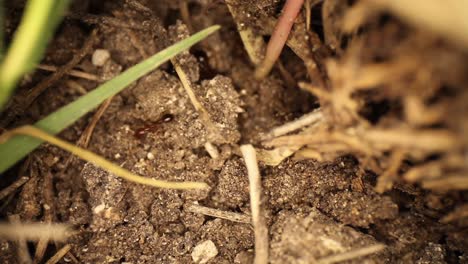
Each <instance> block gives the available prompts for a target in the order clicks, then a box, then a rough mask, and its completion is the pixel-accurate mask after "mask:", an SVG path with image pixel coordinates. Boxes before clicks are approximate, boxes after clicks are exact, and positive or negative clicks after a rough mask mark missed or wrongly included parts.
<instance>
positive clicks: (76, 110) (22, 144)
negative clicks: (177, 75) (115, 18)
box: [0, 26, 219, 173]
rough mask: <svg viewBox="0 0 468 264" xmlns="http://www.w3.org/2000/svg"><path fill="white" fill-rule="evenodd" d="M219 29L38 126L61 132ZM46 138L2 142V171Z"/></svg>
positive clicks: (201, 34) (198, 35) (209, 30)
mask: <svg viewBox="0 0 468 264" xmlns="http://www.w3.org/2000/svg"><path fill="white" fill-rule="evenodd" d="M218 29H219V26H212V27H209V28H207V29H205V30H202V31H200V32H198V33H196V34H195V35H193V36H191V37H189V38H187V39H185V40H183V41H180V42H178V43H176V44H174V45H172V46H170V47H169V48H166V49H164V50H162V51H161V52H159V53H158V54H156V55H153V56H152V57H150V58H148V59H146V60H144V61H143V62H140V63H139V64H137V65H135V66H133V67H131V68H130V69H128V70H126V71H125V72H123V73H122V74H120V75H119V76H117V77H115V78H114V79H112V80H110V81H108V82H106V83H104V84H102V85H100V86H99V87H98V88H96V89H95V90H93V91H91V92H89V93H87V94H86V95H84V96H82V97H80V98H78V99H77V100H76V101H74V102H72V103H70V104H68V105H66V106H64V107H62V108H60V109H59V110H57V111H55V112H54V113H52V114H50V115H48V116H47V117H45V118H44V119H42V120H40V121H39V122H37V123H36V124H35V126H36V127H38V128H40V129H42V130H44V131H46V132H47V133H49V134H57V133H59V132H60V131H62V130H63V129H65V128H66V127H68V126H70V125H71V124H73V123H74V122H75V121H76V120H78V119H79V118H81V117H82V116H83V115H84V114H86V113H87V112H89V111H91V110H92V109H94V108H96V107H97V106H98V105H99V104H101V103H102V102H103V101H104V100H106V99H107V98H109V97H111V96H113V95H115V94H117V93H118V92H120V91H121V90H123V89H124V88H125V87H127V86H128V85H129V84H131V83H132V82H134V81H135V80H137V79H139V78H140V77H142V76H143V75H145V74H147V73H148V72H150V71H152V70H154V69H155V68H157V67H158V66H160V65H161V64H163V63H164V62H166V61H168V60H169V59H171V58H172V57H174V56H175V55H177V54H178V53H180V52H182V51H184V50H186V49H188V48H190V47H191V46H192V45H194V44H196V43H197V42H199V41H201V40H203V39H204V38H206V37H207V36H208V35H210V34H211V33H213V32H215V31H216V30H218ZM42 142H43V141H42V140H39V139H36V138H32V137H28V136H15V137H13V138H11V139H10V140H8V141H7V142H5V143H4V144H1V145H0V173H3V172H4V171H5V170H7V169H8V168H10V167H11V166H13V165H14V164H15V163H16V162H18V161H19V160H21V159H22V158H24V157H25V156H26V155H27V154H28V153H29V152H31V151H33V150H34V149H35V148H37V147H38V146H39V145H40V144H41V143H42Z"/></svg>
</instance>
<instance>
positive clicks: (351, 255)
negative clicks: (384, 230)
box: [317, 244, 385, 264]
mask: <svg viewBox="0 0 468 264" xmlns="http://www.w3.org/2000/svg"><path fill="white" fill-rule="evenodd" d="M384 249H385V245H383V244H376V245H372V246H368V247H364V248H358V249H354V250H351V251H348V252H345V253H340V254H335V255H332V256H329V257H325V258H322V259H319V260H318V261H317V263H318V264H332V263H338V262H343V261H347V260H352V259H356V258H359V257H364V256H367V255H370V254H374V253H377V252H379V251H382V250H384Z"/></svg>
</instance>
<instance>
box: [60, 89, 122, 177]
mask: <svg viewBox="0 0 468 264" xmlns="http://www.w3.org/2000/svg"><path fill="white" fill-rule="evenodd" d="M113 98H114V96H112V97H110V98H108V99H106V100H105V101H104V102H103V103H102V104H101V106H99V108H98V110H97V111H96V113H94V115H93V119H92V120H91V122H90V123H89V124H88V126H87V127H86V128H85V130H84V131H83V133H82V134H81V136H80V138H79V139H78V141H77V142H76V146H78V147H82V148H88V144H89V141H90V140H91V135H92V134H93V132H94V128H95V127H96V125H97V123H98V122H99V120H100V119H101V117H102V115H103V114H104V113H105V112H106V110H107V108H109V105H110V103H111V102H112V99H113ZM74 157H75V156H73V155H70V156H69V157H68V159H67V160H66V161H65V163H64V166H63V169H62V170H63V171H65V170H66V169H67V168H68V166H69V165H70V163H71V162H72V160H73V158H74Z"/></svg>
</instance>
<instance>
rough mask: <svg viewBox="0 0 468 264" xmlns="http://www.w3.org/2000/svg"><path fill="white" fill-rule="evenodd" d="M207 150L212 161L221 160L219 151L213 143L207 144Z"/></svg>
mask: <svg viewBox="0 0 468 264" xmlns="http://www.w3.org/2000/svg"><path fill="white" fill-rule="evenodd" d="M205 150H206V152H208V154H209V155H210V157H211V158H212V159H217V158H219V150H218V149H217V148H216V146H215V145H213V144H212V143H211V142H206V143H205Z"/></svg>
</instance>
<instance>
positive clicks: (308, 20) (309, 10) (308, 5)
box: [305, 0, 312, 31]
mask: <svg viewBox="0 0 468 264" xmlns="http://www.w3.org/2000/svg"><path fill="white" fill-rule="evenodd" d="M310 1H311V0H306V3H305V9H306V29H307V31H310V23H311V21H312V5H311V3H310Z"/></svg>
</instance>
